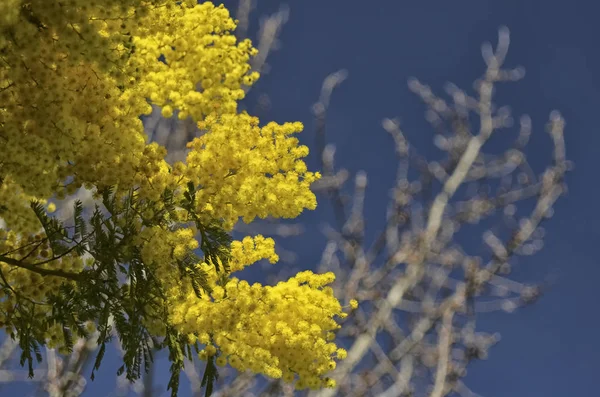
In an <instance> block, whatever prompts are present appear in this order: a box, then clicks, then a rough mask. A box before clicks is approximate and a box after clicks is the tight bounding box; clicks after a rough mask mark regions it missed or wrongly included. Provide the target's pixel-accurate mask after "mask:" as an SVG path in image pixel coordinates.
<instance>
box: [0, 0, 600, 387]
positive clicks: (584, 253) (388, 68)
mask: <svg viewBox="0 0 600 397" xmlns="http://www.w3.org/2000/svg"><path fill="white" fill-rule="evenodd" d="M594 3H595V2H593V1H589V0H588V1H586V0H578V1H568V2H567V1H553V0H546V1H541V0H527V1H522V0H503V1H491V0H487V1H486V0H455V1H442V0H436V1H433V0H419V1H398V0H379V1H377V2H365V1H358V0H344V1H342V0H327V1H323V0H321V1H317V0H304V1H298V2H293V3H289V4H290V10H291V13H290V19H289V21H288V23H287V24H286V25H285V27H284V29H283V33H282V35H281V37H280V38H281V41H282V43H283V47H282V48H281V49H280V50H278V51H276V52H274V53H273V54H272V55H271V57H270V58H269V64H270V65H271V72H270V73H269V74H268V75H266V76H264V77H263V78H262V79H261V80H260V81H259V82H258V83H257V85H256V87H255V88H254V89H253V91H252V94H251V96H250V97H249V100H250V101H252V100H253V95H258V94H259V93H261V92H265V93H267V94H268V95H269V96H270V99H271V104H272V107H271V109H270V111H269V112H267V113H265V114H259V116H261V117H262V121H263V122H266V121H269V120H275V121H278V122H283V121H296V120H299V121H302V122H304V123H305V126H306V130H305V132H303V133H301V134H300V140H301V141H302V143H304V144H307V145H308V146H309V147H312V146H313V142H314V131H313V128H312V127H313V123H312V115H311V112H310V106H311V105H312V104H313V103H314V102H315V100H316V99H317V97H318V95H319V92H320V87H321V84H322V80H323V78H324V77H326V76H327V75H328V74H329V73H331V72H334V71H336V70H338V69H341V68H345V69H347V70H348V71H349V78H348V80H346V81H345V82H344V83H343V84H342V86H340V87H339V88H338V89H337V90H336V91H335V92H334V94H333V97H332V102H331V107H330V110H329V114H328V121H327V123H328V124H327V134H328V136H327V139H328V142H330V143H335V145H336V148H337V151H336V163H337V164H338V166H343V167H345V168H347V169H348V170H349V171H350V172H352V173H354V172H356V171H358V170H365V171H366V172H367V173H368V176H369V185H368V188H367V197H366V211H365V215H366V219H367V225H368V226H367V241H370V239H372V238H373V235H374V233H375V232H376V231H377V230H378V228H379V227H381V226H382V225H383V223H384V219H385V206H386V204H387V200H388V191H389V189H390V187H391V186H392V183H393V180H394V175H395V170H396V159H395V156H394V152H393V146H392V140H391V138H390V137H389V135H388V134H387V133H386V132H385V131H384V130H383V129H382V128H381V119H382V118H384V117H399V118H400V119H401V120H402V126H403V130H404V132H405V133H406V134H407V136H408V138H409V139H410V140H411V142H412V143H414V144H415V145H416V146H417V147H418V148H419V149H420V150H421V151H422V152H423V153H424V154H426V155H431V156H433V157H435V156H436V155H437V153H436V152H435V151H434V150H433V149H432V146H431V144H430V142H431V138H432V134H431V130H430V129H429V127H428V125H427V124H426V123H425V121H424V119H423V111H424V107H423V106H422V104H421V103H420V101H419V100H418V99H417V98H416V97H415V96H414V95H413V94H412V93H411V92H410V91H409V90H408V88H407V84H406V81H407V79H408V78H409V77H411V76H415V77H418V78H419V79H420V80H421V81H422V82H424V83H426V84H428V85H430V86H431V87H432V89H434V90H435V91H437V92H438V93H440V94H441V93H442V88H443V84H444V83H445V82H446V81H452V82H454V83H456V84H457V85H458V86H460V87H462V88H470V86H471V82H472V81H473V80H474V79H475V78H476V77H478V76H479V75H480V74H481V73H482V72H483V70H484V63H483V60H482V58H481V53H480V46H481V44H482V43H483V42H484V41H492V42H493V43H494V44H495V42H496V39H497V29H498V27H499V26H501V25H506V26H507V27H508V28H509V29H510V31H511V47H510V50H509V55H508V58H507V62H506V65H507V66H508V67H513V66H517V65H523V66H524V67H525V68H526V71H527V74H526V77H525V80H523V81H521V82H519V83H516V84H508V85H504V86H503V87H502V88H501V89H500V91H499V96H498V102H500V103H501V104H508V105H510V106H511V107H512V109H513V112H514V114H515V115H520V114H522V113H527V114H529V115H530V116H531V117H532V120H533V125H534V136H533V138H532V143H531V144H530V146H529V152H528V155H529V158H530V160H531V161H532V163H533V164H534V167H535V166H537V168H536V171H538V172H539V171H541V170H542V167H543V166H544V165H545V164H547V163H548V161H549V159H550V157H549V150H550V144H549V138H548V136H547V134H545V132H544V128H543V127H544V124H545V123H546V121H547V120H548V114H549V112H550V111H551V110H553V109H559V110H560V111H561V113H562V114H563V116H564V117H565V119H566V122H567V128H566V133H565V135H566V142H567V155H568V157H569V159H571V160H573V161H574V162H575V170H574V171H573V172H571V173H570V174H569V176H568V179H567V182H568V185H569V193H568V195H566V196H564V197H562V198H561V199H560V200H559V202H558V204H557V205H556V207H555V210H556V212H555V215H554V217H553V218H552V219H551V220H550V222H548V223H547V224H546V225H545V229H546V239H545V247H544V249H543V250H542V251H541V252H540V253H538V254H537V255H535V256H533V257H525V258H523V259H521V260H519V262H518V264H517V265H516V270H515V277H517V278H518V279H519V280H521V281H528V282H535V281H541V280H543V279H545V278H547V277H552V278H553V279H554V280H555V282H554V284H553V285H552V287H551V288H550V289H549V290H548V292H547V293H546V295H545V296H544V297H543V298H542V299H541V300H540V301H539V302H538V303H537V304H535V305H533V306H530V307H527V308H524V309H521V310H518V311H517V312H515V313H512V314H506V313H497V314H490V315H484V316H482V318H481V319H480V321H479V327H480V328H481V329H483V330H486V331H498V332H500V333H501V335H502V340H501V342H500V343H499V344H498V345H496V346H495V347H493V348H492V350H491V352H490V357H489V359H488V360H487V361H480V362H477V363H475V365H473V366H472V367H470V369H469V374H468V376H467V378H466V382H467V383H468V385H469V386H470V387H471V388H472V389H473V390H474V391H475V392H477V393H478V394H480V395H482V396H485V397H505V396H507V397H508V396H510V397H521V396H523V397H536V396H544V397H559V396H560V397H562V396H566V395H573V396H588V395H589V396H591V395H593V391H594V390H595V389H596V388H597V385H596V383H597V379H596V377H597V374H598V371H599V370H600V366H599V365H598V360H597V357H598V355H599V354H600V339H599V338H598V337H597V335H598V331H600V316H598V304H599V303H600V292H599V291H600V288H598V280H600V266H599V260H598V258H599V255H598V253H599V250H598V248H597V247H598V243H599V242H600V231H599V230H600V229H599V227H598V225H597V224H598V222H600V216H599V215H600V211H599V210H598V201H599V199H600V195H599V193H600V189H599V187H598V180H599V179H600V178H599V175H598V173H599V172H600V167H599V166H598V157H599V156H600V149H599V148H600V136H599V134H598V133H597V131H596V129H597V126H598V122H599V121H600V117H599V114H598V113H597V111H598V109H599V108H600V99H599V98H600V96H599V94H600V92H599V91H600V74H599V73H598V71H599V70H600V53H599V52H598V50H597V38H598V37H600V27H598V25H597V12H593V11H595V7H593V6H594V5H595V4H594ZM225 4H226V5H227V6H228V7H230V6H232V5H237V1H233V0H232V1H226V2H225ZM280 4H281V2H280V1H275V0H261V1H260V2H259V5H258V9H257V10H256V11H255V12H256V13H257V14H266V13H272V12H275V11H276V10H277V9H278V7H279V5H280ZM253 22H254V23H255V22H256V19H253ZM256 28H257V26H256V23H255V25H254V26H251V32H252V31H255V30H256ZM492 150H493V149H492ZM316 164H317V163H316V159H315V157H314V156H310V157H309V165H310V166H312V168H313V169H314V167H315V166H316ZM319 199H320V200H321V201H320V202H321V204H320V207H319V208H318V209H317V210H316V211H314V212H311V213H306V214H304V215H302V216H301V218H300V219H299V221H301V222H304V223H305V224H306V226H307V227H306V232H305V234H304V235H303V236H301V237H297V238H294V239H293V241H292V240H286V241H284V242H283V245H284V247H286V248H288V249H291V250H294V251H295V252H296V253H297V254H298V261H297V263H298V267H299V268H313V267H314V265H315V264H316V263H317V261H318V260H319V259H320V255H321V252H322V248H323V246H324V244H325V240H324V237H322V235H321V234H320V232H319V230H320V226H321V225H322V224H323V222H324V221H326V220H329V218H330V214H331V209H330V207H329V204H328V203H327V202H326V200H325V198H324V197H319ZM475 236H476V237H477V238H479V239H480V235H475ZM477 244H479V242H477ZM307 247H310V248H307ZM280 266H283V265H280ZM257 268H258V269H263V268H262V267H257ZM251 277H253V278H257V279H260V278H261V277H262V274H253V275H251ZM107 358H108V360H107V361H106V362H105V363H104V364H103V367H102V369H101V371H100V372H99V374H98V377H97V379H96V381H95V382H94V383H93V384H92V385H91V387H90V388H89V389H88V391H87V392H86V393H85V395H86V396H107V395H109V394H110V392H112V391H113V390H114V385H115V383H114V375H113V373H114V372H113V371H114V369H115V368H116V365H114V363H115V361H112V360H113V359H114V358H113V357H107ZM167 368H168V367H167V366H166V363H164V362H162V363H161V364H160V365H159V367H158V372H157V374H160V375H159V376H158V382H159V383H161V384H162V390H164V388H165V385H166V382H167V376H168V370H167ZM182 378H183V377H182ZM182 380H183V379H182ZM3 391H4V392H7V393H8V392H10V391H14V392H16V393H19V395H21V394H22V393H26V392H25V390H24V389H23V385H22V384H21V385H18V384H15V385H12V386H9V387H6V388H3ZM186 393H187V390H186V382H183V383H182V390H181V395H182V396H186V395H188V394H186ZM7 395H8V394H7ZM165 395H166V394H165Z"/></svg>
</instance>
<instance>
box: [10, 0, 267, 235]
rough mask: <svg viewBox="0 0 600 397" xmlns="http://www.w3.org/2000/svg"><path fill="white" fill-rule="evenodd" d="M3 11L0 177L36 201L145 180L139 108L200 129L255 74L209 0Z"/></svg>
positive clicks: (247, 51) (38, 3)
mask: <svg viewBox="0 0 600 397" xmlns="http://www.w3.org/2000/svg"><path fill="white" fill-rule="evenodd" d="M5 3H6V4H5ZM9 3H10V2H9ZM9 3H7V2H2V6H3V7H5V8H6V7H8V8H10V7H9V6H8V4H9ZM19 3H20V2H19ZM14 9H20V11H19V12H17V13H15V12H14ZM14 9H12V11H10V12H8V11H7V12H6V13H2V16H3V19H2V20H0V29H2V30H3V31H6V32H9V33H10V34H3V35H2V42H0V49H1V50H2V52H3V63H2V64H1V65H0V104H2V105H1V106H0V123H1V125H2V134H1V137H2V141H3V143H2V145H0V158H2V159H3V161H2V164H1V165H0V175H11V176H12V178H13V179H14V181H15V183H16V184H17V185H19V186H20V187H21V188H22V189H23V191H24V193H26V194H29V195H32V196H36V197H39V198H46V197H50V196H51V195H52V194H53V193H55V192H57V193H58V197H59V198H63V197H64V196H66V195H67V194H72V193H74V192H75V191H76V190H77V189H78V188H79V187H80V186H81V185H82V184H85V185H86V186H87V185H89V186H93V185H95V186H107V185H114V184H118V185H119V186H121V187H123V189H125V190H126V189H129V187H131V186H134V185H135V184H136V183H140V179H144V176H143V171H150V170H147V169H145V168H144V167H145V166H146V165H147V163H148V162H149V161H150V160H149V159H147V158H145V156H146V155H148V150H146V151H144V146H145V141H146V136H145V134H144V132H143V126H142V122H141V120H140V119H139V116H140V115H141V114H148V113H149V112H150V111H151V107H150V104H149V103H148V101H147V100H150V101H151V102H153V103H155V104H157V105H160V106H164V107H165V109H166V110H165V113H168V112H169V110H168V109H171V110H172V109H179V110H180V111H181V112H180V116H181V117H187V116H192V117H194V119H195V120H202V119H203V117H204V116H205V115H206V114H208V113H209V112H217V113H222V112H230V113H231V112H235V111H236V103H237V100H239V99H240V98H242V97H243V92H244V91H243V89H242V87H243V86H244V85H250V84H252V83H253V82H254V81H255V80H256V78H257V77H258V75H257V74H256V73H255V72H251V71H250V70H249V69H250V66H249V63H248V60H249V58H250V57H251V56H252V55H253V54H255V53H256V50H255V49H254V48H253V47H252V46H251V43H250V42H249V41H242V42H240V43H236V40H235V36H233V35H232V34H231V30H232V29H233V28H235V23H234V22H233V20H232V19H231V18H230V17H229V14H228V11H227V10H226V9H225V8H223V7H222V6H219V7H215V6H214V5H213V4H212V3H210V2H206V3H204V4H202V5H196V6H195V5H194V2H183V3H182V4H180V5H177V4H176V3H175V1H173V0H154V1H140V0H128V1H116V0H114V1H109V0H103V1H95V2H92V3H91V4H90V2H89V1H87V0H66V1H61V2H57V1H46V0H33V1H30V2H28V3H27V7H25V6H24V7H18V6H15V8H14ZM173 48H174V49H173ZM161 54H164V55H165V58H166V62H167V63H163V62H161V61H159V60H158V57H159V55H161ZM197 88H199V89H200V91H196V89H197ZM150 151H152V149H151V150H150ZM159 157H161V156H159ZM162 157H164V154H163V155H162ZM161 160H162V158H161ZM154 162H155V163H156V162H157V161H156V160H155V161H154ZM161 167H162V171H163V172H161V174H162V173H164V174H166V172H165V170H164V165H162V166H161ZM154 171H156V169H155V170H154ZM155 173H156V172H155ZM157 178H158V179H161V181H160V182H162V184H168V182H167V181H164V179H167V178H165V177H164V176H159V177H157ZM146 182H147V183H148V184H150V183H152V182H153V181H149V182H148V181H146ZM171 183H172V182H171ZM158 184H159V185H160V183H158ZM155 190H158V188H156V189H155ZM155 196H156V195H154V198H156V197H155ZM10 204H11V207H10V210H13V209H17V207H18V206H22V205H23V202H20V203H17V204H15V203H10ZM17 211H18V209H17ZM13 227H18V225H15V224H13Z"/></svg>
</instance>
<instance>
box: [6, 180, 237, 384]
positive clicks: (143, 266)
mask: <svg viewBox="0 0 600 397" xmlns="http://www.w3.org/2000/svg"><path fill="white" fill-rule="evenodd" d="M98 196H99V197H101V202H102V205H98V204H96V205H95V208H94V210H93V212H92V213H91V216H89V219H87V220H86V218H85V214H84V212H85V211H84V208H83V205H82V203H81V201H75V203H74V208H73V214H74V215H73V221H72V225H73V226H65V225H64V224H63V222H61V221H59V220H58V219H56V218H54V217H51V216H49V215H47V213H46V211H45V209H44V206H43V205H42V204H41V203H39V202H37V201H33V202H32V203H31V208H32V209H33V211H34V212H35V214H36V216H37V218H38V219H39V221H40V223H41V225H42V227H43V229H44V231H45V235H46V236H45V240H46V241H47V242H48V244H49V245H50V247H51V248H52V251H53V255H54V256H53V257H52V258H50V259H48V260H46V261H43V262H40V263H36V264H25V263H24V262H19V261H17V260H12V261H11V260H10V259H9V258H5V257H2V258H0V259H2V261H6V262H7V263H9V264H11V265H15V266H21V267H23V268H26V269H28V270H32V271H34V272H38V273H39V274H41V275H53V276H59V277H63V278H65V279H66V280H70V281H76V282H75V283H73V282H64V283H62V284H61V285H60V288H58V289H57V290H56V291H54V292H52V293H51V294H49V296H48V298H47V300H46V301H45V302H44V303H43V304H45V305H51V307H52V310H51V314H50V315H46V316H36V315H35V310H36V307H37V306H38V305H40V304H42V303H39V302H33V301H29V300H26V299H23V297H21V296H20V295H19V294H18V293H16V292H15V296H16V297H17V305H16V310H18V313H19V315H18V317H16V318H15V321H13V323H12V325H13V327H14V330H15V333H13V334H12V335H11V336H12V337H13V338H18V339H19V344H20V346H21V348H22V354H21V365H24V364H25V363H27V364H28V368H29V375H30V376H33V360H34V359H35V360H36V361H37V362H40V361H41V359H42V356H41V353H40V346H44V345H45V344H46V335H45V333H46V331H47V330H48V329H49V328H50V327H52V326H53V325H55V324H60V325H61V327H62V335H63V339H64V347H65V348H66V349H67V350H68V351H71V349H72V346H73V338H77V337H88V336H89V335H88V332H87V331H86V328H85V323H86V322H88V321H91V322H93V323H94V324H96V329H97V331H98V338H97V340H96V342H97V344H98V346H99V349H98V352H97V355H96V359H95V362H94V366H93V369H92V373H91V378H92V380H93V379H94V378H95V371H96V370H98V369H99V367H100V365H101V363H102V360H103V357H104V354H105V352H106V346H107V344H108V343H110V342H111V338H112V336H111V335H112V334H113V331H114V332H115V333H116V334H117V335H118V338H119V341H120V343H121V345H122V347H123V350H124V355H123V365H122V366H121V367H120V368H119V369H118V371H117V374H118V375H120V374H123V373H124V374H125V376H126V378H127V379H128V380H130V381H135V380H136V379H139V378H140V377H141V375H142V371H148V369H149V365H150V363H151V362H152V361H153V354H152V352H153V350H154V349H160V348H167V349H168V351H169V359H170V361H171V378H170V380H169V389H170V390H171V392H172V395H173V396H176V395H177V391H178V388H179V374H180V372H181V370H182V369H183V365H184V359H185V358H188V359H190V360H193V354H192V349H191V345H190V344H189V343H188V342H187V340H188V339H187V338H186V337H184V336H183V335H181V334H179V333H178V332H177V331H176V330H174V329H173V328H171V327H169V326H168V325H167V324H168V322H167V310H166V308H165V307H164V302H165V295H164V291H163V290H162V286H161V283H160V280H157V279H156V277H155V276H154V274H153V272H152V268H151V267H150V266H149V264H147V263H144V261H143V260H142V257H141V252H140V251H141V250H140V248H139V247H137V246H136V245H135V244H133V243H132V242H133V241H134V237H135V236H136V234H137V233H138V232H139V230H140V229H139V228H140V226H139V221H140V219H141V220H142V227H150V226H160V227H165V228H169V229H170V230H173V228H175V227H178V225H176V224H175V223H174V222H171V221H169V219H173V216H174V213H175V210H176V208H177V207H179V208H185V209H187V211H188V213H189V214H190V218H191V221H193V222H194V223H195V225H196V227H197V229H198V231H199V234H200V237H201V243H200V248H201V250H202V252H203V254H204V258H202V257H200V256H198V255H197V254H196V253H194V252H193V251H189V252H187V253H186V254H185V256H184V257H183V259H181V260H177V261H176V265H177V268H178V269H179V274H180V277H181V279H182V280H187V281H188V282H190V283H191V286H192V288H193V290H194V292H195V293H196V295H197V296H199V297H200V296H201V295H202V294H204V293H210V292H211V289H210V287H209V284H208V282H207V275H206V274H205V273H204V271H202V270H201V268H199V267H198V266H197V264H198V263H200V262H202V261H206V262H207V263H212V264H214V265H215V266H217V267H218V268H219V269H220V264H222V265H223V268H224V269H225V270H227V269H228V268H229V267H228V262H229V259H230V256H229V255H230V254H229V245H230V243H231V237H230V236H229V234H228V233H227V232H225V231H224V230H223V229H222V228H221V227H220V223H219V222H218V221H216V220H215V221H211V222H208V223H207V224H203V223H202V222H200V221H199V218H198V216H197V215H196V213H195V211H194V208H195V199H196V198H195V191H194V188H193V186H191V185H190V186H188V191H186V192H185V199H184V200H183V201H182V202H179V203H176V202H175V201H174V198H173V197H174V195H173V192H172V191H169V190H168V189H166V190H165V191H164V192H163V195H162V197H161V200H162V203H163V204H164V205H163V206H162V209H161V210H160V211H153V212H152V214H153V215H152V216H151V217H150V218H144V217H143V216H141V214H142V213H143V212H144V211H145V210H146V209H155V208H156V207H157V206H156V203H154V202H148V201H143V200H140V199H138V197H137V195H136V189H131V190H129V192H128V194H125V195H124V196H122V197H120V198H119V197H117V195H116V194H115V189H114V188H113V187H106V188H104V189H102V190H101V191H99V192H98ZM136 222H137V223H136ZM66 255H77V256H80V257H81V256H83V257H87V260H86V262H85V263H86V266H85V267H84V268H83V270H81V271H80V272H78V273H71V272H66V271H62V270H52V269H46V268H43V267H41V265H42V264H44V263H48V264H52V262H53V261H55V260H58V259H59V258H61V257H64V256H66ZM0 273H1V272H0ZM2 278H4V277H3V275H2ZM2 287H3V288H10V285H9V283H8V282H7V281H6V280H3V286H2ZM150 324H162V325H163V328H164V329H163V331H162V332H161V333H160V335H163V336H160V335H157V332H156V330H155V329H151V326H150ZM159 339H162V341H161V340H159ZM193 346H194V349H195V350H196V351H198V345H197V343H196V344H194V345H193ZM217 378H218V373H217V370H216V366H215V364H214V362H213V361H212V360H209V362H208V363H207V366H206V371H205V373H204V377H203V381H202V384H203V386H205V387H206V395H207V396H209V395H210V394H211V393H212V390H213V385H214V382H215V380H216V379H217Z"/></svg>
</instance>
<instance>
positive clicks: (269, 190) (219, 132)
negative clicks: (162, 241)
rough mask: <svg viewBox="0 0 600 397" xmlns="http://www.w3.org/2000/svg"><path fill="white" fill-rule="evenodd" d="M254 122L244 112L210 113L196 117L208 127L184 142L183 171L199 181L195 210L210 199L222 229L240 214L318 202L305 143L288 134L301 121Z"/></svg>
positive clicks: (295, 209)
mask: <svg viewBox="0 0 600 397" xmlns="http://www.w3.org/2000/svg"><path fill="white" fill-rule="evenodd" d="M258 123H259V120H258V118H256V117H251V116H249V115H248V114H247V113H245V112H244V113H241V114H226V115H222V116H220V117H216V116H213V115H211V116H209V117H207V118H206V120H205V121H203V122H200V123H198V124H199V126H200V128H205V129H207V130H208V131H209V133H208V134H205V135H203V136H201V137H200V138H196V139H194V140H193V141H192V142H190V143H189V144H188V147H189V148H191V149H192V150H191V151H190V153H189V154H188V156H187V160H186V161H187V170H186V171H185V176H186V177H187V178H189V180H191V181H193V182H194V183H196V184H199V185H200V186H202V190H201V191H200V192H199V195H198V202H199V203H200V205H201V207H199V208H198V211H202V210H204V209H205V207H204V205H205V203H208V204H210V209H211V212H213V213H216V214H218V216H219V217H222V219H223V220H224V222H225V228H227V229H231V228H232V227H233V225H234V224H235V222H236V221H237V220H238V217H240V216H242V217H243V220H244V222H246V223H249V222H251V221H252V220H253V219H254V218H255V217H260V218H265V217H267V216H268V215H271V216H275V217H284V218H294V217H296V216H298V215H299V214H300V212H301V211H302V210H303V209H304V208H308V209H314V208H315V207H316V205H317V201H316V198H315V195H314V193H312V192H311V190H310V184H311V183H313V182H314V181H315V180H317V179H318V178H320V174H319V173H318V172H317V173H312V172H308V171H307V168H306V164H305V163H304V161H302V160H301V158H303V157H305V156H306V155H307V154H308V148H307V147H306V146H303V145H298V139H297V138H295V137H292V136H290V135H292V134H294V133H296V132H300V131H302V123H285V124H283V125H278V124H276V123H268V124H267V125H265V126H263V127H259V126H258Z"/></svg>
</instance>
